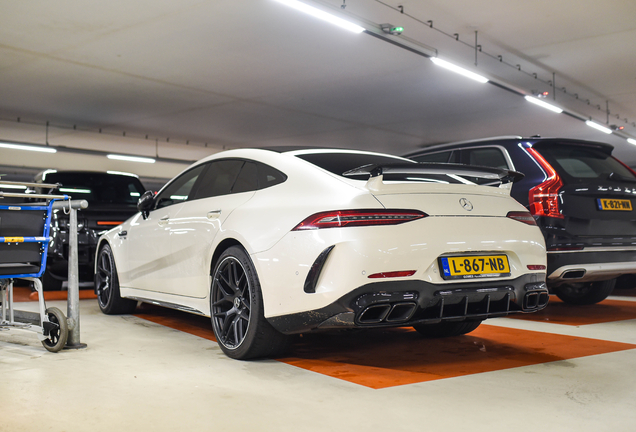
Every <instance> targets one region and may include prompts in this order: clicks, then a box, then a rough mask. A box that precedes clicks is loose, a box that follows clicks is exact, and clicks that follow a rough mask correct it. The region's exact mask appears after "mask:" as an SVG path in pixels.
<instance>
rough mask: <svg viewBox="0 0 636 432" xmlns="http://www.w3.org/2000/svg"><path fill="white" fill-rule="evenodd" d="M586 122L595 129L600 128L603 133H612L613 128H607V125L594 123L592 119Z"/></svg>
mask: <svg viewBox="0 0 636 432" xmlns="http://www.w3.org/2000/svg"><path fill="white" fill-rule="evenodd" d="M585 124H586V125H588V126H589V127H593V128H594V129H596V130H599V131H601V132H603V133H606V134H611V133H612V130H611V129H609V128H606V127H605V126H601V125H600V124H598V123H594V122H593V121H591V120H588V121H586V122H585Z"/></svg>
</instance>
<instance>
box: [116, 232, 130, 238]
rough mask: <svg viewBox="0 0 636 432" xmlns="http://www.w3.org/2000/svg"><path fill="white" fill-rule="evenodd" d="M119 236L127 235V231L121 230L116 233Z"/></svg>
mask: <svg viewBox="0 0 636 432" xmlns="http://www.w3.org/2000/svg"><path fill="white" fill-rule="evenodd" d="M117 235H118V236H119V237H125V236H127V235H128V231H122V232H120V233H118V234H117Z"/></svg>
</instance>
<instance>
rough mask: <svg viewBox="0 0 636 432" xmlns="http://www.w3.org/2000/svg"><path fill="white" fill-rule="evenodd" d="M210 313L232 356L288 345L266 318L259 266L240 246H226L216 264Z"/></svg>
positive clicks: (268, 353) (276, 351)
mask: <svg viewBox="0 0 636 432" xmlns="http://www.w3.org/2000/svg"><path fill="white" fill-rule="evenodd" d="M210 315H211V320H212V329H213V330H214V335H215V336H216V340H217V343H218V344H219V346H220V347H221V350H222V351H223V352H224V353H225V354H226V355H227V356H228V357H230V358H233V359H237V360H248V359H253V358H260V357H274V356H277V355H280V354H281V353H282V352H283V351H284V350H285V348H286V346H287V343H288V340H289V339H288V337H287V336H286V335H284V334H282V333H280V332H278V331H276V330H275V329H274V328H273V327H272V326H271V324H269V322H267V320H266V319H265V316H264V311H263V295H262V292H261V287H260V283H259V280H258V275H257V274H256V269H255V267H254V264H253V263H252V260H251V259H250V257H249V255H248V254H247V252H246V251H245V249H243V248H242V247H240V246H232V247H230V248H228V249H227V250H225V251H224V252H223V253H222V254H221V256H220V257H219V259H218V260H217V263H216V265H215V266H214V271H213V273H212V285H211V287H210Z"/></svg>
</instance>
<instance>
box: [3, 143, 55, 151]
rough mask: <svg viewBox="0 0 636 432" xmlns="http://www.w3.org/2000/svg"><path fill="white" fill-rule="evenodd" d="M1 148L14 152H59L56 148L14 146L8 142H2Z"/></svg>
mask: <svg viewBox="0 0 636 432" xmlns="http://www.w3.org/2000/svg"><path fill="white" fill-rule="evenodd" d="M0 147H1V148H8V149H12V150H27V151H36V152H43V153H57V150H55V149H54V148H52V147H46V146H31V145H24V144H12V143H8V142H0Z"/></svg>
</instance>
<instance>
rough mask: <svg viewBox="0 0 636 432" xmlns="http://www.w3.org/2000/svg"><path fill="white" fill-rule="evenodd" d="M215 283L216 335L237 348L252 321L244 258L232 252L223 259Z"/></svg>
mask: <svg viewBox="0 0 636 432" xmlns="http://www.w3.org/2000/svg"><path fill="white" fill-rule="evenodd" d="M213 284H214V286H213V287H212V292H213V293H214V297H213V299H212V307H213V308H214V309H213V321H214V324H215V330H218V332H217V337H218V338H219V341H220V342H221V343H222V344H223V346H225V347H227V348H229V349H235V348H237V347H239V346H240V345H241V343H243V341H244V340H245V336H246V334H247V330H248V328H249V325H250V316H251V309H252V307H251V298H252V288H251V286H250V283H249V281H248V279H247V275H246V274H245V269H244V268H243V266H242V265H241V262H240V261H239V260H238V259H237V258H235V257H233V256H228V257H226V258H225V259H224V260H223V261H221V263H220V264H219V267H218V268H217V271H216V274H215V278H214V281H213Z"/></svg>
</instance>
